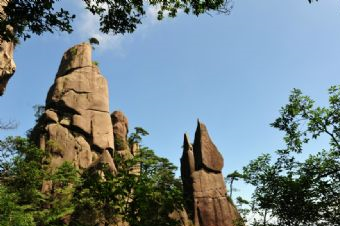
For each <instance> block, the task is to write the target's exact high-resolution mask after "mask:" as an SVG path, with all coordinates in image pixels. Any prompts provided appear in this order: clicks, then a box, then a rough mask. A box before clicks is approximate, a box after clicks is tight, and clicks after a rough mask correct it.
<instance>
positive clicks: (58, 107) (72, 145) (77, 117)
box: [32, 43, 116, 172]
mask: <svg viewBox="0 0 340 226" xmlns="http://www.w3.org/2000/svg"><path fill="white" fill-rule="evenodd" d="M91 51H92V48H91V46H90V44H87V43H82V44H79V45H76V46H74V47H72V48H70V49H69V50H67V51H66V52H65V54H64V55H63V57H62V60H61V63H60V67H59V70H58V73H57V75H56V79H55V82H54V84H53V85H52V87H51V88H50V90H49V93H48V96H47V99H46V108H45V113H44V114H43V115H42V116H41V118H40V119H39V121H38V124H37V125H36V126H35V128H34V129H33V132H32V137H33V138H34V140H36V142H37V144H38V146H39V147H40V148H42V149H47V150H48V151H49V152H50V153H51V159H50V167H51V168H52V169H55V168H57V167H59V166H60V165H61V164H62V163H63V162H64V161H69V162H72V163H73V164H74V165H75V166H76V167H77V168H79V169H81V170H82V169H87V168H89V167H95V165H96V164H99V163H106V164H107V165H108V166H109V168H110V170H111V171H112V172H116V167H115V165H114V162H113V158H112V155H113V150H114V144H113V143H114V139H113V129H112V123H111V117H110V113H109V97H108V86H107V82H106V79H105V78H104V77H103V76H102V75H101V74H100V71H99V69H98V67H97V66H96V65H94V64H92V59H91Z"/></svg>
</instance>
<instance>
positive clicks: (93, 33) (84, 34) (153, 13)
mask: <svg viewBox="0 0 340 226" xmlns="http://www.w3.org/2000/svg"><path fill="white" fill-rule="evenodd" d="M73 4H74V5H75V6H76V7H77V8H78V10H79V12H80V13H79V14H78V15H77V19H76V23H75V33H76V34H77V35H78V36H79V37H80V38H81V39H82V40H84V41H86V40H88V39H89V38H91V37H94V38H96V39H98V41H99V43H100V44H99V46H98V47H96V49H98V50H99V51H106V50H119V51H122V46H123V43H124V42H125V41H124V40H127V39H130V38H131V36H130V37H129V38H128V37H127V35H125V36H123V35H120V34H119V35H114V34H104V33H102V32H100V31H99V27H100V25H99V17H98V16H94V15H93V14H91V13H90V12H89V11H88V10H84V8H85V4H84V2H83V1H79V0H74V1H73ZM158 10H159V7H158V6H147V8H146V10H145V12H146V15H145V18H143V21H142V24H139V25H137V29H136V31H135V33H136V34H137V36H138V35H142V37H145V36H146V34H147V33H148V31H149V29H150V28H151V27H153V26H155V25H156V24H159V21H158V20H157V15H158V14H157V13H158ZM133 37H135V35H133V36H132V39H133Z"/></svg>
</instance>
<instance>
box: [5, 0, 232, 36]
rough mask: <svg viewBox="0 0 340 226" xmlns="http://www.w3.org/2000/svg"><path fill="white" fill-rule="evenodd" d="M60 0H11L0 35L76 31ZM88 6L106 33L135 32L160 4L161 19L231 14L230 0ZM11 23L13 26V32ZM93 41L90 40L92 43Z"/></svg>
mask: <svg viewBox="0 0 340 226" xmlns="http://www.w3.org/2000/svg"><path fill="white" fill-rule="evenodd" d="M57 2H59V0H44V1H42V0H39V1H31V0H21V1H9V4H8V6H7V7H5V13H6V15H7V18H6V19H5V20H1V21H0V38H1V39H4V40H15V39H16V38H21V37H23V38H24V39H27V38H30V37H31V35H32V34H37V35H41V34H42V33H44V32H51V33H53V32H54V31H56V30H59V31H66V32H68V33H70V32H72V31H73V28H72V25H71V23H72V21H73V20H74V18H75V15H73V14H72V13H70V12H69V10H65V9H63V8H59V9H56V3H57ZM83 2H84V3H85V8H86V9H87V10H89V11H90V12H91V13H92V14H93V15H97V16H99V20H100V30H101V31H102V32H103V33H113V34H124V33H126V32H129V33H131V32H133V31H134V30H135V29H136V27H137V25H138V24H141V23H142V18H143V17H144V16H145V9H146V8H147V7H149V6H154V7H157V9H158V19H159V20H162V19H163V18H164V17H165V15H167V16H169V17H175V16H176V15H177V13H178V11H181V10H183V12H184V13H186V14H189V13H192V14H194V15H196V16H198V15H200V14H202V13H206V12H211V11H216V12H219V13H225V14H228V13H229V12H230V9H231V2H230V0H211V1H197V0H189V1H187V0H166V1H161V0H149V1H141V0H137V1H113V0H83ZM8 25H10V26H11V27H13V28H14V32H13V31H12V30H11V29H9V27H8ZM91 41H94V40H92V39H90V42H91Z"/></svg>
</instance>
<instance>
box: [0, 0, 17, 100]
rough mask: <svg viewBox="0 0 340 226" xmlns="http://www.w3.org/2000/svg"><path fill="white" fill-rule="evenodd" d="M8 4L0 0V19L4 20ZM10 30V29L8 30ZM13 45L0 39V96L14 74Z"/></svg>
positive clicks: (6, 0) (5, 0)
mask: <svg viewBox="0 0 340 226" xmlns="http://www.w3.org/2000/svg"><path fill="white" fill-rule="evenodd" d="M7 4H8V0H0V19H1V20H3V19H5V18H6V14H5V13H4V7H5V6H6V5H7ZM8 29H9V30H12V28H8ZM13 52H14V43H13V42H6V41H4V40H1V39H0V96H2V95H3V94H4V92H5V89H6V86H7V83H8V81H9V79H10V78H11V77H12V75H13V74H14V72H15V68H16V66H15V63H14V59H13Z"/></svg>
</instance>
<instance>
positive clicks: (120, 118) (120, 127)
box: [111, 111, 140, 174]
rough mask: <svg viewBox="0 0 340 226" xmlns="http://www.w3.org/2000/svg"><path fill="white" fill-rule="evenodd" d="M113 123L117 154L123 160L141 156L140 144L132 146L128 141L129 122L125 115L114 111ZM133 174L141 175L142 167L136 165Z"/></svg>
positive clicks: (112, 115)
mask: <svg viewBox="0 0 340 226" xmlns="http://www.w3.org/2000/svg"><path fill="white" fill-rule="evenodd" d="M111 121H112V127H113V136H114V146H115V152H116V153H117V154H118V155H119V156H120V157H122V158H123V160H128V159H132V158H133V157H134V156H137V155H139V145H138V143H132V144H130V143H129V141H128V133H129V122H128V118H127V117H126V116H125V115H124V113H123V112H121V111H114V112H113V113H112V114H111ZM118 167H119V166H118ZM118 170H119V169H118ZM131 173H133V174H139V173H140V165H139V164H137V165H135V166H134V167H133V169H132V170H131Z"/></svg>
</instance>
